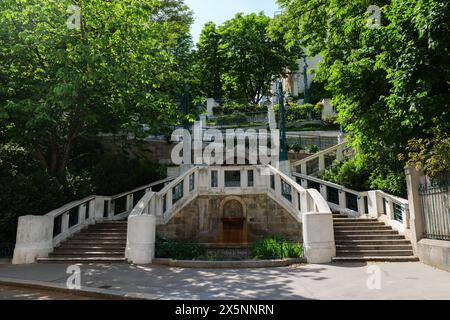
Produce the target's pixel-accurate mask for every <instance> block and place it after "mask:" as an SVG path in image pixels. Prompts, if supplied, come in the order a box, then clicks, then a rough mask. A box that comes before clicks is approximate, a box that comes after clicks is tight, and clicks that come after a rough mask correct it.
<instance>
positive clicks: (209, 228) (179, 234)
mask: <svg viewBox="0 0 450 320" xmlns="http://www.w3.org/2000/svg"><path fill="white" fill-rule="evenodd" d="M228 223H230V225H227V224H228ZM156 232H157V233H158V234H159V235H161V236H164V237H166V238H168V239H171V240H178V241H181V240H185V241H192V242H196V243H252V242H255V241H258V240H261V239H263V238H265V237H268V236H273V235H276V236H281V237H283V238H285V239H287V240H290V241H299V242H303V237H302V224H301V223H299V222H297V221H296V220H295V219H294V218H293V217H292V216H291V215H290V214H289V213H288V212H287V211H286V210H285V209H284V208H282V207H281V206H280V205H278V204H277V203H276V202H275V201H273V200H272V199H271V198H269V197H268V196H267V195H264V194H256V195H245V196H226V195H209V196H199V197H198V198H197V199H195V200H194V201H192V202H191V203H190V204H189V205H187V206H186V207H185V208H184V209H183V210H182V211H180V212H179V213H178V214H177V215H175V217H174V218H172V219H171V220H170V221H169V222H168V223H167V224H166V225H157V227H156Z"/></svg>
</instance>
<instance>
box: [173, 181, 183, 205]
mask: <svg viewBox="0 0 450 320" xmlns="http://www.w3.org/2000/svg"><path fill="white" fill-rule="evenodd" d="M181 198H183V182H180V183H179V184H177V185H176V186H175V187H173V189H172V204H174V203H176V202H177V201H178V200H180V199H181Z"/></svg>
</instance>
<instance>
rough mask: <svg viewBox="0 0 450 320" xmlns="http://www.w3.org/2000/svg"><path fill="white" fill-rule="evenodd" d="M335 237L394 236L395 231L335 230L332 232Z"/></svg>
mask: <svg viewBox="0 0 450 320" xmlns="http://www.w3.org/2000/svg"><path fill="white" fill-rule="evenodd" d="M334 233H335V235H336V237H343V236H352V235H353V236H365V235H368V236H369V235H374V236H377V235H378V236H380V235H396V234H398V232H397V231H394V230H335V231H334Z"/></svg>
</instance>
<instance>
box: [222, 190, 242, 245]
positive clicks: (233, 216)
mask: <svg viewBox="0 0 450 320" xmlns="http://www.w3.org/2000/svg"><path fill="white" fill-rule="evenodd" d="M220 208H221V219H222V228H221V236H220V240H221V243H235V244H241V243H247V223H246V219H245V216H246V213H245V204H244V203H243V202H242V200H241V199H240V198H238V197H229V198H226V199H225V200H224V201H223V202H222V204H221V206H220Z"/></svg>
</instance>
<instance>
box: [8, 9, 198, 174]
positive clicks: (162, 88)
mask: <svg viewBox="0 0 450 320" xmlns="http://www.w3.org/2000/svg"><path fill="white" fill-rule="evenodd" d="M73 5H75V6H76V7H73ZM69 6H72V7H69ZM68 8H69V10H68ZM78 12H79V13H80V15H78ZM77 19H79V20H78V21H79V24H78V23H77ZM68 21H69V22H68ZM191 22H192V16H191V13H190V11H188V9H187V7H186V6H185V5H184V4H183V2H182V1H178V0H164V1H152V0H145V1H139V0H122V1H103V0H71V1H66V0H46V1H42V0H22V1H17V0H4V1H2V2H1V3H0V25H1V26H2V28H1V31H0V47H1V48H2V50H1V51H0V81H1V82H0V88H1V89H0V135H2V136H3V137H2V138H3V139H4V140H7V141H9V142H12V143H17V144H18V145H20V146H21V147H25V148H27V149H29V150H32V151H33V153H34V155H35V157H36V159H38V160H39V161H40V163H41V165H42V167H44V168H45V169H46V170H47V172H48V173H50V174H52V175H56V176H59V175H62V174H63V173H64V170H65V168H66V166H67V164H68V162H69V161H70V159H71V152H72V149H73V146H74V143H75V141H76V139H77V138H78V137H80V136H81V135H89V134H91V135H94V134H97V133H99V132H104V133H109V132H118V131H128V132H133V133H135V134H139V133H142V132H141V131H140V128H141V125H142V124H148V125H149V126H150V127H157V126H159V125H160V124H164V123H167V122H168V121H169V119H171V118H172V117H174V116H175V115H176V114H177V112H176V107H175V105H174V103H173V102H172V100H173V93H174V91H175V89H174V88H177V87H178V86H179V83H180V82H181V81H182V78H183V76H182V70H180V65H181V64H182V57H183V54H184V52H180V47H179V44H180V42H182V41H185V40H186V38H187V35H188V33H189V26H190V24H191Z"/></svg>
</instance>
